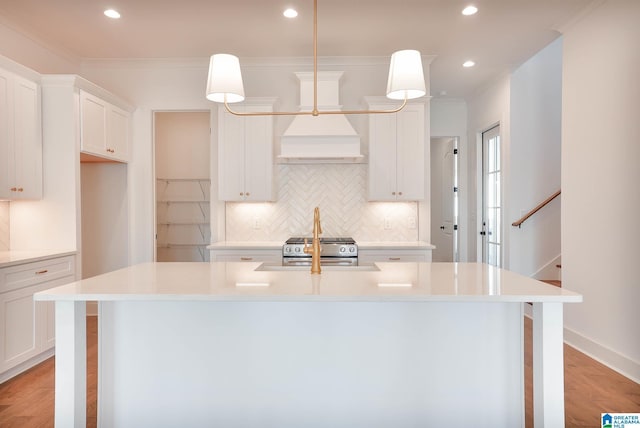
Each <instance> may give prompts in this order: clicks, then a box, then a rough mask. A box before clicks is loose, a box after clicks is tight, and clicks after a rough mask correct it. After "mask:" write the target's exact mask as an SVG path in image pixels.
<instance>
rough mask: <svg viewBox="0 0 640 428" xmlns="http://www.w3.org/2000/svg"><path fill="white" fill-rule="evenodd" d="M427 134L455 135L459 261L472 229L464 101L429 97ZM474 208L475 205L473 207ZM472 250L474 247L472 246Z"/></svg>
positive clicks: (466, 256)
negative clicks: (429, 114) (456, 148)
mask: <svg viewBox="0 0 640 428" xmlns="http://www.w3.org/2000/svg"><path fill="white" fill-rule="evenodd" d="M430 104H431V137H458V153H459V154H458V163H459V166H458V168H459V172H458V189H459V190H458V198H459V210H460V211H459V222H458V230H459V232H458V236H459V238H458V239H459V243H458V245H459V254H460V261H461V262H466V261H468V260H469V234H470V233H471V231H475V228H476V226H475V222H474V223H471V222H470V213H469V195H470V194H471V193H474V192H475V189H474V188H472V187H471V186H470V182H469V177H470V175H469V173H470V171H469V153H470V151H471V148H470V147H469V139H468V138H467V103H466V101H464V100H462V99H450V98H432V99H431V102H430ZM474 209H475V208H474ZM473 251H474V252H475V248H473Z"/></svg>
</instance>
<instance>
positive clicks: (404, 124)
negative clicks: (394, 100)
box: [396, 104, 425, 201]
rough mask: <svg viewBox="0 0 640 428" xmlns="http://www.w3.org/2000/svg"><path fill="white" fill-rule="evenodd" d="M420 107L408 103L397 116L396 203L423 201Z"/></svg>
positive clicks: (422, 112)
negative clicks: (401, 201) (397, 201)
mask: <svg viewBox="0 0 640 428" xmlns="http://www.w3.org/2000/svg"><path fill="white" fill-rule="evenodd" d="M424 120H425V118H424V106H423V105H421V104H411V105H408V106H406V107H405V108H404V109H403V110H402V111H400V112H399V113H397V127H396V136H397V140H396V141H397V143H396V147H397V153H398V154H397V169H396V171H397V172H396V183H397V190H396V195H397V197H398V200H406V201H416V200H422V199H424V171H425V157H424V155H425V153H424Z"/></svg>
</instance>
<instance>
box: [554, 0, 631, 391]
mask: <svg viewBox="0 0 640 428" xmlns="http://www.w3.org/2000/svg"><path fill="white" fill-rule="evenodd" d="M639 17H640V2H638V1H636V0H609V1H606V2H603V3H602V4H600V5H599V6H598V7H597V8H595V9H594V10H592V11H591V13H589V14H588V15H586V16H584V17H583V19H582V20H580V21H579V22H577V23H575V24H574V25H573V26H571V27H570V28H568V29H566V31H565V32H564V58H563V59H564V61H563V80H562V84H563V92H562V99H563V107H562V117H563V123H562V187H563V189H562V191H563V195H562V259H563V260H562V274H563V275H562V281H563V287H566V288H568V289H571V290H575V291H577V292H579V293H582V294H583V295H584V303H581V304H576V305H567V311H566V321H565V322H566V326H567V327H568V328H569V329H570V330H572V331H573V334H570V335H568V337H567V338H568V340H569V341H570V342H571V343H573V344H575V345H577V346H578V347H579V348H582V349H583V350H585V351H587V352H588V353H590V354H592V355H594V356H596V357H598V358H600V359H601V360H603V361H605V362H606V363H607V364H609V365H611V366H613V367H615V368H616V369H618V370H620V371H622V372H624V373H626V374H627V375H629V376H631V377H632V378H634V379H635V380H636V381H640V340H638V326H640V310H638V304H639V302H640V276H639V275H638V269H637V266H638V262H639V261H640V246H639V245H638V241H640V223H639V222H638V221H637V217H638V212H640V191H639V190H638V183H640V167H639V166H638V162H639V160H640V121H639V120H638V117H640V85H639V84H638V70H639V69H640V48H639V46H638V41H639V40H640V26H639V25H638V19H639Z"/></svg>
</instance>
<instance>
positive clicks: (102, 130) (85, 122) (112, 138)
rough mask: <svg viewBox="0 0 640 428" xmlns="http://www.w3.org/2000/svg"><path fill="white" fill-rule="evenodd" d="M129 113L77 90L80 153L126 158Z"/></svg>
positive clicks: (118, 158)
mask: <svg viewBox="0 0 640 428" xmlns="http://www.w3.org/2000/svg"><path fill="white" fill-rule="evenodd" d="M129 122H130V114H129V112H127V111H126V110H123V109H121V108H119V107H117V106H115V105H113V104H111V103H109V102H107V101H105V100H103V99H102V98H99V97H97V96H95V95H93V94H90V93H88V92H86V91H84V90H81V91H80V149H81V152H82V153H87V154H90V155H95V156H99V157H102V158H107V159H113V160H117V161H121V162H128V161H129Z"/></svg>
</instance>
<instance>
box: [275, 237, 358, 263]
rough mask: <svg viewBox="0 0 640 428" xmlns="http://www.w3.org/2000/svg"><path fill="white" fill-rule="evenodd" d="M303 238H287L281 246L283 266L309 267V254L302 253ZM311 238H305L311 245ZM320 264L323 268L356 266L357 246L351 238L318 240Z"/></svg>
mask: <svg viewBox="0 0 640 428" xmlns="http://www.w3.org/2000/svg"><path fill="white" fill-rule="evenodd" d="M304 239H305V238H289V239H287V242H285V244H284V245H283V246H282V265H283V266H310V265H311V254H307V253H305V252H304ZM311 241H312V240H311V238H307V242H308V245H311ZM320 248H321V251H320V264H321V265H323V266H357V265H358V245H356V241H354V240H353V238H320Z"/></svg>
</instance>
